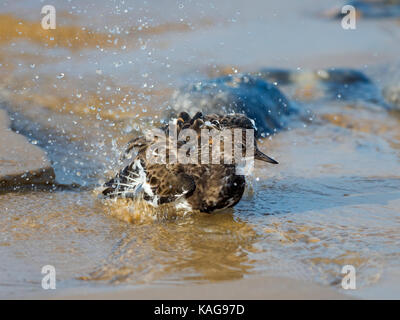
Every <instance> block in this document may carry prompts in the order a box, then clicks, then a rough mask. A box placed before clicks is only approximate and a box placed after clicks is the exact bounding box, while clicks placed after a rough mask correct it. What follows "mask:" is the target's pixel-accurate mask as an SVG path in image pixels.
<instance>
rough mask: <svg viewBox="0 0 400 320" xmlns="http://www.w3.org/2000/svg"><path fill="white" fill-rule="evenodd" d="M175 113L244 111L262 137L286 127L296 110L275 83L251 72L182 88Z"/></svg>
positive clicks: (174, 102)
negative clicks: (289, 117)
mask: <svg viewBox="0 0 400 320" xmlns="http://www.w3.org/2000/svg"><path fill="white" fill-rule="evenodd" d="M172 106H173V112H174V113H179V112H180V111H186V112H188V113H190V114H191V115H194V114H195V113H196V112H197V111H202V112H203V113H205V114H209V113H220V114H229V113H244V114H246V115H247V116H248V117H249V118H250V119H253V120H254V121H255V124H256V126H257V129H258V133H259V134H260V135H261V136H265V135H267V134H272V133H273V132H275V131H277V130H279V129H282V128H284V127H285V118H286V117H287V116H289V115H290V114H291V113H295V112H296V110H295V109H294V107H293V106H292V105H291V103H290V102H289V100H288V99H287V98H286V97H285V95H284V94H283V93H282V92H281V91H280V90H279V89H278V88H277V87H276V86H275V85H272V84H270V83H268V82H266V81H264V80H262V79H261V78H257V77H254V76H251V75H235V76H225V77H221V78H217V79H211V80H205V81H200V82H197V83H194V84H191V85H188V86H185V87H183V88H181V89H180V90H179V91H177V92H175V94H174V96H173V104H172Z"/></svg>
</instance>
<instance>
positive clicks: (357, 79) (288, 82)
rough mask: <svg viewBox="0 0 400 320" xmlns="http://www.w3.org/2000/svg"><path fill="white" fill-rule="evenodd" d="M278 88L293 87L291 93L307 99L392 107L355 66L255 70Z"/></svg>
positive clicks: (295, 96)
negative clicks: (310, 69) (313, 69)
mask: <svg viewBox="0 0 400 320" xmlns="http://www.w3.org/2000/svg"><path fill="white" fill-rule="evenodd" d="M256 75H257V76H259V77H261V78H262V79H264V80H266V81H272V82H274V83H276V84H277V85H278V86H279V87H282V88H285V87H290V88H289V89H288V90H286V89H285V92H286V91H287V92H288V93H289V95H290V96H293V98H296V99H298V100H306V101H324V100H325V101H326V100H329V101H332V100H334V101H343V102H357V101H364V102H368V103H373V104H377V105H380V106H382V107H384V108H386V109H390V108H391V107H390V106H389V105H388V104H387V103H386V102H385V100H384V98H383V96H382V93H381V90H380V89H379V88H378V87H377V86H376V85H375V84H374V82H373V81H372V80H370V79H369V78H368V77H367V76H366V75H365V74H364V73H363V72H361V71H359V70H356V69H347V68H330V69H322V70H316V71H307V70H300V71H298V70H296V71H291V70H287V69H263V70H261V71H260V72H258V73H256Z"/></svg>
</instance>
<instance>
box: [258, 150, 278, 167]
mask: <svg viewBox="0 0 400 320" xmlns="http://www.w3.org/2000/svg"><path fill="white" fill-rule="evenodd" d="M254 159H256V160H261V161H264V162H268V163H273V164H278V163H279V162H278V161H275V160H274V159H272V158H270V157H268V156H267V155H266V154H264V153H262V152H261V151H260V150H258V149H256V152H255V155H254Z"/></svg>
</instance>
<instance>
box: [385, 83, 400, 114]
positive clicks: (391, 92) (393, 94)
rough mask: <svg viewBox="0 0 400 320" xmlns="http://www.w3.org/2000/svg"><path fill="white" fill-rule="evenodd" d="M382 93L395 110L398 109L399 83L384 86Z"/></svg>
mask: <svg viewBox="0 0 400 320" xmlns="http://www.w3.org/2000/svg"><path fill="white" fill-rule="evenodd" d="M383 95H384V97H385V99H386V100H387V101H388V102H389V103H390V104H392V106H393V108H394V109H395V110H399V111H400V84H399V85H392V86H387V87H385V88H384V89H383Z"/></svg>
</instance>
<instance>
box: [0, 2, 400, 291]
mask: <svg viewBox="0 0 400 320" xmlns="http://www.w3.org/2000/svg"><path fill="white" fill-rule="evenodd" d="M306 2H307V1H306ZM4 3H6V4H7V6H5V5H4V7H0V11H1V12H2V14H1V17H0V18H1V19H0V42H1V44H2V46H1V48H0V103H1V107H2V108H6V109H7V111H8V112H9V114H10V117H11V118H12V120H13V129H14V130H16V131H18V132H20V133H22V134H24V135H25V136H27V137H28V138H29V139H30V140H31V141H34V142H35V144H37V145H39V146H40V147H42V148H44V149H45V150H46V151H47V153H48V156H49V158H50V160H51V161H52V164H53V167H54V169H55V171H56V175H57V183H58V184H60V185H63V186H64V187H65V186H75V187H77V186H84V187H85V188H75V189H74V191H66V190H65V188H64V189H61V188H59V189H57V191H54V190H53V191H51V192H50V191H48V190H47V191H46V190H44V191H25V192H11V193H1V194H0V256H1V263H0V296H1V297H4V296H18V295H21V294H26V293H29V292H38V290H40V288H39V287H40V281H41V276H42V275H41V274H40V270H41V267H42V266H43V265H46V264H52V265H54V266H56V269H57V277H58V280H59V282H58V283H57V286H58V288H61V289H62V288H69V287H75V286H76V287H80V286H82V287H85V286H96V285H99V286H106V287H107V286H109V285H110V284H121V283H123V284H133V285H140V284H143V283H150V282H151V283H153V282H155V283H161V282H162V283H174V284H176V283H183V282H189V283H192V282H208V281H221V280H234V279H240V278H244V277H252V276H254V275H255V274H263V275H269V276H277V275H279V276H288V277H292V278H300V279H305V280H309V281H313V282H318V283H322V284H326V285H332V286H338V284H339V283H340V279H341V276H342V275H341V274H340V271H341V267H342V266H343V265H345V264H352V265H354V266H355V267H356V268H357V275H358V278H357V285H358V286H361V287H363V286H367V285H374V284H375V283H377V282H378V281H379V279H380V277H381V276H382V274H384V272H385V270H387V269H389V268H398V267H399V265H400V254H399V252H398V247H399V243H400V236H399V232H398V230H399V227H400V217H399V209H398V208H399V207H400V192H399V190H400V176H399V172H400V161H399V160H400V148H399V146H400V125H399V124H400V118H399V117H398V115H396V113H388V112H387V111H386V110H385V108H384V106H383V103H382V101H381V100H380V99H381V96H380V91H379V90H380V88H379V84H378V83H375V84H374V86H372V84H370V83H368V85H367V86H366V87H364V86H361V87H359V89H360V88H361V89H360V90H358V91H357V90H356V91H353V90H348V87H345V85H346V84H343V83H340V82H339V84H338V85H339V86H342V87H340V89H341V91H340V92H341V93H346V99H340V98H337V94H336V95H335V94H333V93H336V91H334V89H335V90H336V89H337V86H336V87H333V89H332V86H330V84H329V85H326V83H325V82H321V79H319V80H318V79H317V78H316V76H315V75H311V73H309V72H308V73H307V72H305V73H301V72H297V73H295V77H294V78H293V79H292V80H293V81H292V82H290V83H286V84H285V85H283V84H282V89H283V90H284V91H285V92H286V93H287V94H288V97H290V98H291V99H292V100H295V101H296V103H298V105H299V107H300V108H301V110H303V111H304V112H303V119H302V120H304V121H297V122H294V123H291V125H290V127H291V128H290V129H289V130H287V131H283V132H280V133H279V134H278V135H276V136H274V137H273V138H270V139H265V140H264V141H263V142H262V143H260V145H261V148H262V149H264V151H267V150H268V152H267V153H268V154H271V156H273V158H276V159H277V160H278V161H279V163H280V165H279V166H274V167H273V168H272V167H268V168H265V167H263V166H259V167H257V168H256V170H255V172H254V176H253V177H250V178H249V186H248V188H247V191H246V194H245V196H244V197H243V199H242V201H241V202H240V203H239V204H238V206H237V207H235V208H234V209H233V210H231V211H227V212H224V213H221V214H214V215H207V214H191V215H186V216H179V215H166V216H165V215H163V218H162V219H155V220H152V221H148V220H146V219H144V221H137V219H136V220H135V219H127V218H126V215H124V214H122V215H121V214H116V212H115V208H114V213H113V212H110V210H111V211H112V208H110V207H109V206H107V204H105V203H103V202H102V201H101V200H100V199H98V197H97V194H96V192H94V191H92V189H94V188H95V187H96V186H98V185H99V184H101V182H102V181H103V180H104V179H105V178H106V176H108V175H112V173H113V171H114V170H116V169H118V168H117V165H116V164H117V159H118V156H119V151H120V150H121V149H122V148H121V146H122V145H123V144H124V143H125V142H126V141H127V140H128V139H130V138H131V137H132V136H134V135H136V134H137V133H138V132H140V130H141V129H142V127H143V126H149V125H157V124H158V123H159V122H160V118H159V117H160V115H161V113H162V112H163V111H165V110H164V109H165V108H166V107H167V106H168V104H169V97H170V95H171V93H172V92H173V91H174V90H175V89H176V88H177V87H178V86H179V85H181V84H183V83H185V84H186V83H187V81H188V80H192V79H193V78H194V79H198V78H202V77H206V76H207V75H218V76H219V75H223V74H236V73H237V72H238V71H237V70H238V69H240V70H247V69H246V67H247V66H248V65H252V64H253V63H254V64H256V66H257V68H259V69H257V70H260V69H261V67H260V66H264V65H265V64H269V63H271V64H273V63H275V62H277V61H278V62H277V64H282V61H283V62H284V64H286V63H289V62H290V61H289V60H290V59H289V58H290V57H293V55H292V56H286V55H283V53H282V56H284V57H285V58H282V59H283V60H273V59H272V60H268V59H267V58H265V54H266V53H267V52H274V54H275V55H277V56H280V53H279V52H278V53H276V52H275V51H274V49H276V48H275V47H277V46H278V44H279V45H280V44H281V42H282V41H281V38H286V37H285V36H282V37H276V35H275V33H274V37H269V35H268V34H267V32H265V33H264V31H265V30H266V28H267V29H268V28H272V30H275V29H273V28H274V27H275V28H276V23H277V21H276V19H281V18H280V15H278V18H276V17H275V16H274V15H273V12H274V10H275V11H277V12H278V11H279V10H278V9H279V8H280V7H279V5H278V4H277V3H278V2H273V3H272V2H271V3H270V4H266V3H267V2H264V1H262V2H261V1H260V2H259V3H254V4H253V5H254V6H255V9H254V10H250V9H251V8H250V7H251V6H248V5H245V4H243V3H242V2H240V1H236V2H235V5H234V6H233V5H232V1H221V2H218V4H215V6H217V7H218V9H219V11H218V10H216V9H215V7H212V5H211V4H209V3H208V2H204V1H197V2H196V4H192V5H189V3H185V5H184V7H183V8H178V9H179V10H178V9H177V8H172V7H171V8H169V7H168V8H166V6H165V4H164V5H163V3H165V2H161V1H157V3H158V4H160V5H159V6H155V5H153V6H151V5H150V4H149V3H150V2H149V3H147V4H145V3H144V2H143V1H127V8H126V10H128V12H129V14H130V15H129V18H126V19H125V18H121V15H120V14H119V13H118V14H117V13H116V12H115V11H114V9H115V4H114V1H108V0H104V1H102V3H103V4H104V6H96V3H98V2H97V1H76V3H78V4H77V7H74V8H70V7H69V5H67V4H66V3H67V2H63V1H56V6H57V7H58V6H60V10H58V12H59V19H58V21H59V28H58V29H57V30H56V31H55V32H54V35H53V36H54V39H53V40H52V39H51V35H49V34H47V33H44V32H43V31H42V30H41V29H40V28H39V24H38V23H35V21H39V19H38V17H37V16H34V12H40V10H39V9H40V5H41V3H40V1H38V2H37V3H34V2H30V6H32V8H31V7H29V10H28V9H27V8H26V7H25V6H26V3H27V2H26V1H13V2H10V1H5V2H4ZM307 3H309V4H312V5H313V6H314V5H315V2H314V1H309V2H307ZM268 5H271V6H273V8H275V9H274V10H272V9H271V10H267V8H269V7H268ZM286 5H287V3H286ZM244 6H245V7H246V6H248V7H249V8H245V7H244ZM291 6H294V9H293V10H287V9H286V8H284V9H282V8H281V9H282V10H281V11H279V12H280V14H284V13H285V12H286V13H285V14H287V15H288V16H287V17H288V19H287V23H288V25H289V27H290V28H289V27H284V26H282V25H279V31H280V32H283V35H285V32H287V34H286V35H287V36H289V35H292V34H293V32H292V28H293V27H296V28H298V27H299V26H298V25H297V24H296V25H293V24H291V23H289V21H290V20H291V19H292V20H293V21H295V20H296V17H297V16H292V15H295V14H298V12H302V14H303V11H304V10H303V7H301V6H303V5H302V4H301V5H300V4H296V5H294V4H293V1H292V2H291ZM297 6H300V7H297ZM24 8H25V9H24ZM132 8H135V9H137V10H133V9H132ZM299 8H301V11H299V10H300V9H299ZM17 9H18V10H17ZM20 9H21V10H20ZM22 9H23V10H22ZM261 9H262V10H261ZM91 10H92V11H91ZM118 10H120V11H121V10H122V11H121V12H123V11H124V10H125V8H119V9H118ZM118 10H117V11H118ZM121 12H120V13H121ZM220 12H223V13H224V14H223V15H221V13H220ZM257 12H264V13H265V14H267V12H272V13H271V16H268V17H269V19H266V17H265V16H261V17H260V16H258V13H257ZM296 12H297V13H296ZM17 13H18V14H17ZM86 14H87V15H86ZM268 14H269V13H268ZM144 17H146V18H144ZM302 17H303V16H302ZM64 18H65V19H64ZM297 18H298V17H297ZM35 19H36V20H35ZM274 19H275V20H274ZM305 21H306V25H307V26H308V27H309V29H305V31H304V33H307V34H308V33H309V31H310V30H317V29H319V27H320V25H319V23H320V22H318V21H317V22H315V19H311V18H310V19H309V20H305ZM307 23H308V24H307ZM332 23H334V22H332ZM285 26H286V24H285ZM106 27H107V28H106ZM325 27H326V28H328V29H326V30H328V31H330V32H333V31H332V30H331V29H330V28H331V25H329V26H328V27H327V26H325V25H324V28H325ZM332 28H333V27H332ZM371 28H372V27H371ZM375 29H376V28H373V30H375ZM268 30H270V29H268ZM335 30H336V29H335ZM363 30H364V29H361V30H360V32H365V34H367V35H368V37H371V38H372V37H373V36H375V37H376V33H374V32H378V31H373V30H372V29H368V28H367V29H366V31H363ZM371 30H372V31H371ZM339 32H341V31H339ZM333 33H334V32H333ZM334 34H335V33H334ZM365 34H364V36H365ZM232 35H234V36H232ZM311 36H313V37H312V38H313V39H312V43H314V42H317V41H316V40H315V39H316V38H318V34H313V33H311ZM314 36H315V37H314ZM340 36H342V34H340ZM266 37H267V38H266ZM240 38H243V41H244V44H243V45H242V46H240V47H243V48H242V49H239V48H237V47H238V42H237V39H240ZM321 38H323V39H325V38H329V37H326V35H323V36H321V35H319V38H318V39H319V42H318V47H321V48H322V47H323V48H327V49H326V50H328V51H329V50H336V48H337V47H341V48H344V47H345V46H344V45H342V46H339V45H337V44H336V43H333V44H330V46H329V43H325V42H324V43H325V45H322V44H321V45H319V43H322V42H323V39H321ZM331 38H334V37H333V36H332V37H331ZM337 38H339V37H337ZM343 38H346V37H345V36H343ZM362 38H363V36H362V35H360V38H357V40H359V41H360V46H362V43H363V42H362V41H361V40H362ZM381 38H382V39H383V40H382V41H389V40H388V38H385V36H382V37H381ZM381 38H379V39H381ZM266 39H267V40H268V41H267V40H266ZM346 39H347V40H346V41H349V42H350V43H351V44H352V42H353V41H352V39H351V38H346ZM360 39H361V40H360ZM379 39H378V38H377V39H376V41H377V43H378V42H379V41H381V40H379ZM303 40H304V39H302V41H303ZM338 41H339V40H338ZM287 42H288V44H287V45H288V46H289V47H285V48H286V49H287V50H286V49H285V50H283V51H284V52H285V54H286V53H287V52H291V53H292V54H294V55H295V56H301V55H302V54H304V55H307V54H309V53H310V52H308V51H307V50H309V51H312V57H314V55H317V54H318V52H316V51H315V50H317V49H316V48H315V47H312V43H309V45H310V49H307V45H304V44H303V42H300V43H297V42H296V39H293V38H291V41H287ZM330 42H332V41H330ZM229 43H231V47H229V46H228V45H227V44H229ZM345 43H346V42H345ZM357 43H358V42H357ZM366 43H367V44H368V45H367V48H370V44H369V42H366ZM379 43H380V42H379ZM384 43H385V44H386V42H384ZM347 44H348V43H347ZM297 45H298V46H297ZM292 46H293V47H292ZM376 47H380V46H379V45H378V44H377V45H376ZM382 47H383V46H382ZM304 48H305V49H304ZM361 49H362V48H361ZM302 50H305V52H304V51H302ZM341 50H342V49H341ZM293 52H294V53H293ZM319 53H321V52H319ZM250 54H251V55H252V56H251V59H252V61H251V62H250V61H249V59H250V58H249V55H250ZM293 58H294V57H293ZM346 59H347V58H346ZM253 60H254V62H253ZM219 64H221V65H222V67H219V66H218V65H219ZM292 64H295V62H293V63H292ZM223 65H238V67H223ZM296 66H297V65H296ZM380 70H381V69H379V68H378V72H377V74H378V75H379V74H380V73H382V72H380ZM395 71H396V70H395ZM397 72H398V71H397ZM286 76H288V74H286ZM373 76H374V75H373V74H372V76H371V80H372V81H374V80H375V79H376V78H374V77H373ZM296 79H297V80H296ZM271 81H272V80H271ZM278 85H281V84H280V83H279V81H278ZM344 88H345V90H344ZM365 91H368V92H365ZM344 100H345V101H344ZM88 189H89V190H88ZM121 207H122V206H121ZM120 209H121V208H120ZM136 211H137V210H136ZM139 211H140V210H139ZM127 220H129V221H128V222H129V223H127V222H126V221H127ZM139 220H140V219H139Z"/></svg>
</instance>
